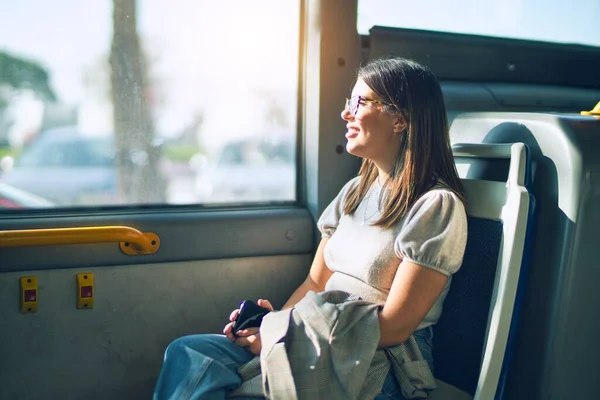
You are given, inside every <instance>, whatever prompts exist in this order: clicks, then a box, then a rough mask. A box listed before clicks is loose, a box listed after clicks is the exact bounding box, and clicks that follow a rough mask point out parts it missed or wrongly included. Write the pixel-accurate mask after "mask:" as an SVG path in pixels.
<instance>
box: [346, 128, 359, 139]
mask: <svg viewBox="0 0 600 400" xmlns="http://www.w3.org/2000/svg"><path fill="white" fill-rule="evenodd" d="M357 136H358V131H356V130H354V129H348V132H346V138H347V139H351V138H355V137H357Z"/></svg>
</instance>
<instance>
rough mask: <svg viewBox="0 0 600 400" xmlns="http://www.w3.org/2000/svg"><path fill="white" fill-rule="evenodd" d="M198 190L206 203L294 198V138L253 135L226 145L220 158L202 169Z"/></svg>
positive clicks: (287, 199) (200, 197)
mask: <svg viewBox="0 0 600 400" xmlns="http://www.w3.org/2000/svg"><path fill="white" fill-rule="evenodd" d="M195 191H196V196H197V199H198V201H200V202H204V203H215V204H234V203H248V202H261V203H262V202H274V201H294V200H295V199H296V163H295V146H294V142H293V140H292V139H290V140H282V139H278V140H264V139H260V138H251V139H245V140H240V141H235V142H231V143H228V144H226V145H224V147H223V148H222V149H221V151H220V153H219V156H218V158H217V161H216V162H215V163H212V164H211V163H208V164H207V165H204V166H203V168H202V169H201V170H200V171H199V172H198V174H197V179H196V184H195Z"/></svg>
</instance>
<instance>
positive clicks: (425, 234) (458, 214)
mask: <svg viewBox="0 0 600 400" xmlns="http://www.w3.org/2000/svg"><path fill="white" fill-rule="evenodd" d="M359 179H360V177H356V178H354V179H352V180H350V181H349V182H348V183H347V184H346V185H345V186H344V187H343V188H342V190H341V191H340V193H339V194H338V195H337V197H336V198H335V199H334V200H333V201H332V202H331V204H330V205H329V206H328V207H327V208H326V209H325V211H324V212H323V214H322V215H321V218H320V219H319V221H318V223H317V225H318V228H319V230H320V231H321V234H322V236H323V237H328V238H329V241H328V242H327V245H326V246H325V250H324V256H325V263H326V264H327V266H328V267H329V269H331V270H332V271H333V272H334V273H333V275H332V276H331V278H330V279H329V281H328V282H327V286H326V290H342V291H346V292H349V293H352V294H355V295H358V296H360V297H361V298H362V299H364V300H366V301H369V302H373V303H377V304H384V303H385V301H386V299H387V297H388V294H389V291H390V288H391V286H392V282H393V280H394V276H395V275H396V271H397V269H398V267H399V266H400V263H401V262H402V260H407V261H411V262H413V263H415V264H419V265H421V266H424V267H427V268H431V269H434V270H436V271H438V272H441V273H443V274H445V275H447V276H448V277H449V279H448V281H447V283H446V286H445V287H444V290H443V292H442V294H441V295H440V296H439V297H438V299H437V301H436V302H435V304H434V305H433V307H432V308H431V310H430V311H429V312H428V313H427V315H426V316H425V318H424V320H423V321H422V322H421V324H420V325H419V327H418V329H421V328H425V327H427V326H430V325H433V324H435V323H436V322H437V321H438V319H439V318H440V315H441V312H442V305H443V303H444V299H445V298H446V295H447V293H448V290H449V289H450V284H451V281H452V274H454V273H455V272H456V271H458V269H459V268H460V266H461V264H462V259H463V255H464V251H465V246H466V241H467V216H466V211H465V208H464V206H463V204H462V202H461V201H460V199H459V198H458V196H456V195H455V194H454V193H453V192H452V191H450V190H448V189H445V188H443V187H441V186H436V187H434V188H432V189H431V190H430V191H428V192H427V193H425V194H424V195H423V196H422V197H421V198H419V200H417V202H416V203H415V204H414V205H413V206H412V208H411V209H410V210H409V212H408V213H407V214H406V216H405V217H404V218H403V219H402V220H400V221H399V222H398V223H397V224H396V225H395V226H393V227H392V228H389V229H382V228H380V227H377V226H372V225H370V224H371V223H373V222H375V221H376V220H377V219H378V218H379V216H380V203H381V199H382V194H383V193H382V190H383V189H382V187H381V185H379V184H377V183H374V184H373V186H372V187H371V188H370V189H369V192H368V193H367V195H366V196H365V198H364V199H363V201H362V203H361V204H360V205H359V207H358V208H357V210H356V211H355V212H354V214H353V215H344V213H343V208H344V199H345V196H346V194H347V193H348V190H349V189H350V187H351V186H352V185H355V184H357V183H358V180H359Z"/></svg>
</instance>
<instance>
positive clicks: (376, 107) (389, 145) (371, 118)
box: [342, 78, 404, 170]
mask: <svg viewBox="0 0 600 400" xmlns="http://www.w3.org/2000/svg"><path fill="white" fill-rule="evenodd" d="M357 96H361V97H363V98H366V99H369V100H376V101H382V99H381V98H380V97H379V96H377V95H376V94H375V93H374V92H373V90H371V88H370V87H369V86H367V84H366V83H365V82H364V81H363V80H362V79H360V78H359V79H358V80H357V82H356V84H355V85H354V88H353V89H352V100H353V101H356V100H355V99H356V98H357ZM353 111H354V110H349V109H348V107H346V108H345V109H344V111H342V119H343V120H344V121H346V122H347V124H346V128H347V129H348V131H347V132H346V139H348V143H346V150H347V151H348V153H350V154H352V155H355V156H357V157H362V158H367V159H369V160H372V161H373V162H375V163H376V164H377V165H378V166H379V167H383V168H386V169H388V170H389V169H391V167H392V166H393V165H394V163H395V162H396V158H397V157H398V152H399V151H400V144H401V141H400V138H401V135H402V134H403V133H401V132H403V131H404V125H402V124H403V123H404V122H403V121H401V120H400V119H399V117H398V115H397V114H390V113H388V112H386V111H385V110H384V109H383V106H382V105H381V104H379V103H376V102H370V101H368V100H367V101H361V102H360V104H358V109H357V111H356V115H353V114H352V112H353Z"/></svg>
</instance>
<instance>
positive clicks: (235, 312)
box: [229, 309, 240, 322]
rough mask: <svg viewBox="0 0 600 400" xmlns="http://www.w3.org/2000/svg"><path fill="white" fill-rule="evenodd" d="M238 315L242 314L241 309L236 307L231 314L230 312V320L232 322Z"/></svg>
mask: <svg viewBox="0 0 600 400" xmlns="http://www.w3.org/2000/svg"><path fill="white" fill-rule="evenodd" d="M238 315H240V310H239V309H235V310H233V311H232V312H231V314H229V320H230V321H231V322H233V321H235V320H236V319H237V317H238Z"/></svg>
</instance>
